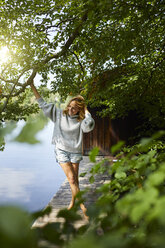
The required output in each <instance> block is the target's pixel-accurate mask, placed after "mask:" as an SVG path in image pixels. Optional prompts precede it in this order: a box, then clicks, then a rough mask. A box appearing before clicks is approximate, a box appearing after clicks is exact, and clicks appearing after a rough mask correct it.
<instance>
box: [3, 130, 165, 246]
mask: <svg viewBox="0 0 165 248" xmlns="http://www.w3.org/2000/svg"><path fill="white" fill-rule="evenodd" d="M164 135H165V132H164V131H160V132H158V133H156V134H155V135H153V136H152V137H150V138H143V139H142V140H141V141H140V143H138V144H137V145H135V146H134V147H131V148H129V147H123V148H122V151H120V152H118V154H117V155H116V162H112V161H111V159H109V158H105V159H103V160H102V161H101V162H95V163H94V165H93V167H92V169H91V171H90V173H91V177H92V178H93V180H92V181H91V183H92V182H93V181H94V180H95V175H97V174H100V173H101V174H103V173H106V174H108V175H109V176H110V178H111V180H110V181H109V182H107V183H104V184H102V185H101V186H100V187H99V188H97V189H96V192H95V193H96V194H98V198H97V200H96V202H95V203H94V204H93V205H90V206H89V207H88V215H89V217H90V219H89V223H87V224H84V225H83V226H81V227H77V228H75V225H74V223H75V222H76V221H77V220H79V219H81V216H79V214H77V210H78V208H79V204H80V202H83V201H84V193H86V192H88V190H89V189H86V190H85V191H84V192H80V193H79V195H78V196H77V201H76V205H75V207H74V208H73V209H71V210H67V209H62V210H61V211H60V212H59V213H58V217H60V218H63V219H64V222H63V223H61V222H56V223H48V224H47V225H45V226H44V227H41V228H33V229H30V226H29V225H30V224H32V220H35V219H36V218H37V217H39V216H44V215H45V214H49V213H50V212H51V208H50V207H48V208H47V209H45V210H44V211H40V212H37V213H33V214H26V213H25V212H24V211H22V210H20V209H17V208H15V207H1V208H0V237H1V242H2V241H3V242H2V244H3V245H2V247H5V248H6V247H11V246H12V247H17V248H19V247H22V242H23V241H26V242H25V243H24V247H29V248H30V247H43V246H42V245H41V244H44V247H47V248H48V247H51V246H52V245H56V246H58V247H69V248H75V247H84V245H88V247H89V248H94V247H102V248H106V247H121V248H126V247H127V248H129V247H144V248H145V247H146V248H148V247H153V248H155V247H156V248H159V247H160V248H161V247H164V242H165V239H164V231H165V221H164V220H165V218H164V216H165V211H164V204H165V197H164V193H165V189H164V183H165V155H164V154H165V153H164V151H165V142H163V137H164ZM117 149H119V150H121V143H120V145H118V148H117V146H115V147H114V149H113V150H114V152H115V154H116V153H117ZM96 151H97V149H96V148H95V149H94V150H93V151H91V155H90V156H91V159H92V161H93V159H95V156H96V155H97V153H96ZM81 176H85V173H83V175H81ZM15 219H17V221H14V220H15ZM20 232H21V233H22V232H23V234H22V235H20ZM43 242H44V243H43Z"/></svg>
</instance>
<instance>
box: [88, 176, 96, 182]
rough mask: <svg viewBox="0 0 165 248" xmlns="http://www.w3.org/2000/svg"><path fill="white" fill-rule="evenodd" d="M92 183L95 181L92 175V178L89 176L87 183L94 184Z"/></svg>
mask: <svg viewBox="0 0 165 248" xmlns="http://www.w3.org/2000/svg"><path fill="white" fill-rule="evenodd" d="M94 181H95V178H94V176H93V175H92V176H90V178H89V182H90V183H94Z"/></svg>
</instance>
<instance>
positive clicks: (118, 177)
mask: <svg viewBox="0 0 165 248" xmlns="http://www.w3.org/2000/svg"><path fill="white" fill-rule="evenodd" d="M126 177H127V175H126V173H125V172H123V171H119V172H116V173H115V178H117V179H124V178H126Z"/></svg>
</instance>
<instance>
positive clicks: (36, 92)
mask: <svg viewBox="0 0 165 248" xmlns="http://www.w3.org/2000/svg"><path fill="white" fill-rule="evenodd" d="M30 87H31V89H32V91H33V93H34V95H35V97H36V99H39V98H41V96H40V94H39V92H38V91H37V89H36V87H35V86H34V83H33V82H32V83H31V84H30Z"/></svg>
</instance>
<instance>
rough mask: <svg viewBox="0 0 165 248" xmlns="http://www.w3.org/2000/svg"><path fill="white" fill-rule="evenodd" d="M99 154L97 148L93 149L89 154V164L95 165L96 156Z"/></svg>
mask: <svg viewBox="0 0 165 248" xmlns="http://www.w3.org/2000/svg"><path fill="white" fill-rule="evenodd" d="M98 154H99V148H98V147H94V148H93V149H92V151H90V153H89V159H90V161H91V162H93V163H95V162H96V156H97V155H98Z"/></svg>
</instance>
